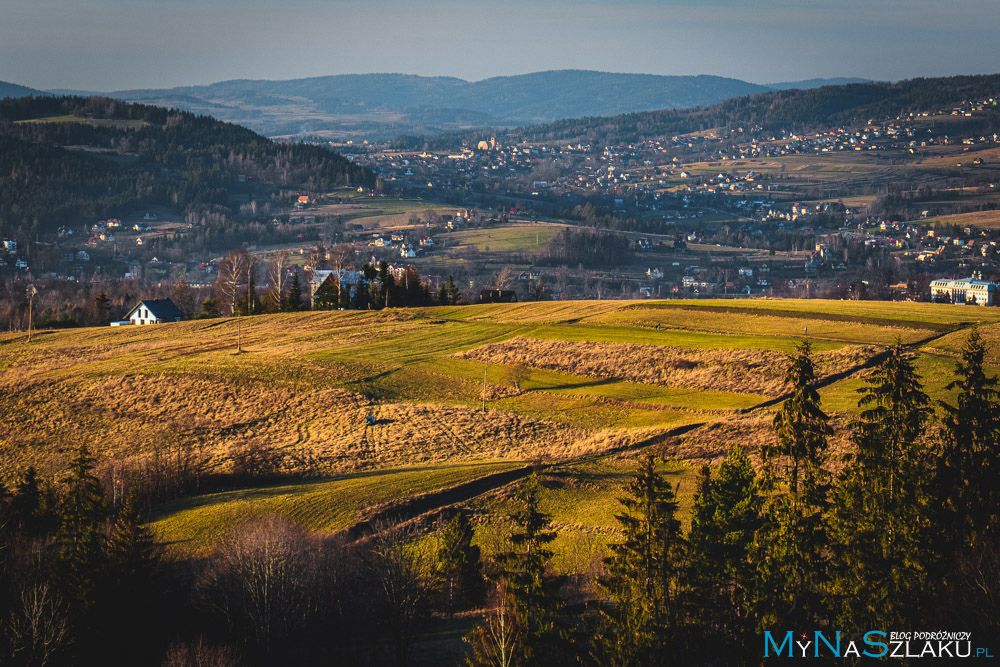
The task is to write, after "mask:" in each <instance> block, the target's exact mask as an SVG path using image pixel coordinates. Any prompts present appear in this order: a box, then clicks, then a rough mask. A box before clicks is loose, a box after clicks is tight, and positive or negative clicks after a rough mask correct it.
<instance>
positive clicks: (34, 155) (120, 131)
mask: <svg viewBox="0 0 1000 667" xmlns="http://www.w3.org/2000/svg"><path fill="white" fill-rule="evenodd" d="M46 118H48V119H51V122H44V121H45V119H46ZM373 184H374V175H373V174H372V173H371V172H370V171H368V170H366V169H364V168H362V167H358V166H356V165H354V164H352V163H351V162H350V161H348V160H347V159H345V158H343V157H342V156H340V155H337V154H335V153H332V152H330V151H329V150H327V149H325V148H323V147H320V146H309V145H304V144H280V143H275V142H273V141H270V140H269V139H266V138H264V137H261V136H260V135H258V134H255V133H254V132H252V131H250V130H248V129H246V128H244V127H240V126H237V125H231V124H228V123H221V122H219V121H216V120H213V119H212V118H209V117H207V116H196V115H194V114H191V113H188V112H183V111H177V110H169V109H163V108H159V107H154V106H148V105H142V104H127V103H124V102H121V101H118V100H113V99H109V98H101V97H90V98H81V97H24V98H18V99H6V100H3V101H0V234H5V235H17V236H20V237H22V238H23V237H25V236H27V235H28V234H30V235H32V236H33V235H35V234H39V233H46V232H52V231H54V230H55V228H56V227H58V226H60V225H73V224H76V223H81V222H95V221H96V219H97V218H99V217H113V216H118V217H120V216H122V215H123V214H124V212H125V211H128V210H131V209H135V208H142V207H145V206H150V205H154V204H159V205H165V206H170V207H174V208H177V209H180V210H181V212H183V213H185V214H190V213H197V214H200V213H203V212H205V211H213V212H215V213H216V214H217V215H225V214H226V213H227V212H228V211H229V206H230V205H231V199H230V197H231V195H234V194H237V195H238V194H249V193H251V192H254V193H262V192H267V191H268V190H270V189H275V188H283V187H284V188H301V189H303V190H307V191H310V192H328V191H330V190H332V189H333V188H335V187H337V186H344V185H347V186H354V185H367V186H371V185H373Z"/></svg>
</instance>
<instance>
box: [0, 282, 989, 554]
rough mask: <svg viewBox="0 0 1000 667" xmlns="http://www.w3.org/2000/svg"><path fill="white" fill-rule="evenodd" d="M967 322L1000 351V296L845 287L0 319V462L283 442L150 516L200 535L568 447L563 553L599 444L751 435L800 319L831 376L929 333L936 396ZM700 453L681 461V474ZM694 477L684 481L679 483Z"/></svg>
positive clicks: (592, 505)
mask: <svg viewBox="0 0 1000 667" xmlns="http://www.w3.org/2000/svg"><path fill="white" fill-rule="evenodd" d="M972 322H978V323H981V328H982V331H983V335H984V338H986V340H987V342H989V343H993V344H994V346H995V348H994V349H993V350H992V351H991V357H990V361H991V363H994V364H1000V345H998V344H1000V340H998V339H1000V310H997V309H985V308H969V307H964V306H945V305H937V304H895V303H873V302H841V301H793V300H754V301H740V300H732V301H723V300H715V301H710V300H705V301H663V302H652V301H641V302H623V301H592V302H546V303H521V304H504V305H483V306H469V307H439V308H427V309H403V310H389V311H382V312H350V311H348V312H313V313H290V314H281V315H267V316H259V317H251V318H244V320H243V323H242V329H243V348H244V350H245V352H244V353H243V354H234V350H235V342H236V333H237V323H236V321H235V320H231V319H216V320H202V321H194V322H182V323H178V324H171V325H162V326H156V327H119V328H114V329H112V328H110V327H107V328H92V329H76V330H60V331H41V332H38V333H37V335H36V337H35V339H34V340H33V341H32V343H31V344H30V345H29V344H28V343H27V340H26V336H25V335H23V334H17V333H10V334H0V477H2V478H3V479H4V480H5V481H7V482H10V481H12V480H14V479H17V478H18V477H19V476H20V474H21V471H23V469H24V467H25V466H26V465H28V464H34V465H36V466H37V467H38V468H39V469H40V471H41V472H42V474H43V475H44V476H46V477H54V476H57V475H58V474H59V473H60V471H61V470H63V469H64V468H65V465H66V463H67V461H68V459H69V458H70V456H71V454H72V452H73V451H75V449H76V447H77V446H78V445H79V444H81V443H87V444H89V445H90V447H91V450H92V451H93V452H94V453H95V454H96V455H97V456H98V458H99V459H100V460H101V461H107V460H108V459H115V460H118V461H122V462H125V463H128V462H142V461H148V460H150V458H152V457H156V456H162V455H163V453H164V451H165V448H167V449H169V450H170V451H173V452H176V451H178V450H180V451H186V452H188V453H190V454H191V455H193V456H194V457H195V458H196V459H198V460H199V461H201V462H202V463H203V465H204V467H205V469H206V470H207V471H208V472H214V473H225V472H227V471H230V470H232V469H233V455H234V453H235V452H237V451H239V450H240V448H242V447H245V446H247V445H255V446H257V445H260V446H264V447H267V448H270V449H271V450H273V451H274V452H275V453H276V455H277V457H278V460H279V466H278V469H279V471H281V472H284V473H286V474H289V475H296V474H308V475H309V477H308V478H307V479H309V480H311V481H306V482H301V483H296V484H291V483H288V484H281V485H278V486H272V487H269V488H267V489H251V490H243V491H230V492H226V493H223V494H215V495H212V496H203V497H200V498H192V499H187V500H184V501H178V502H177V503H175V504H173V505H170V506H169V507H166V508H163V510H162V512H161V514H160V515H159V516H158V518H157V520H156V522H155V525H156V527H157V530H158V534H160V535H161V536H162V537H163V539H165V540H168V541H186V542H185V544H188V543H189V544H190V545H192V547H191V548H194V549H202V548H204V546H205V545H207V544H209V543H210V542H211V541H212V540H213V539H215V538H216V537H217V536H218V535H220V534H221V533H222V532H223V531H224V529H225V527H226V526H227V525H229V524H231V523H232V522H234V521H237V520H239V519H240V518H241V517H248V516H259V515H261V514H264V513H268V512H280V513H284V514H287V515H289V516H291V517H292V518H293V519H295V520H296V521H299V522H301V523H303V524H304V525H307V526H309V527H312V528H316V529H323V530H327V529H335V528H337V527H342V526H344V525H347V524H349V523H351V522H353V521H354V520H355V518H356V517H357V515H358V512H359V511H361V509H363V508H364V507H369V506H372V505H378V504H382V503H385V502H389V501H391V500H394V499H399V498H402V497H405V496H408V495H412V494H414V493H422V492H425V491H427V490H431V489H434V488H442V487H446V486H449V485H452V484H454V483H457V482H459V481H463V480H466V479H472V478H474V477H478V476H481V475H483V474H487V472H488V471H490V470H498V469H500V467H502V466H514V465H523V463H524V462H526V461H535V460H543V461H546V462H552V463H556V464H558V463H559V462H564V464H563V465H566V463H565V462H572V461H576V462H577V463H573V464H572V466H584V467H583V468H580V469H579V470H577V469H576V468H573V467H572V466H570V468H568V470H569V471H570V472H565V470H564V471H563V472H559V470H557V471H556V473H554V477H553V479H552V480H550V481H551V484H550V486H548V487H547V488H546V491H545V493H546V501H545V502H546V503H549V504H550V506H551V511H552V512H553V513H554V515H555V516H556V521H557V523H559V524H560V526H561V528H560V530H561V531H562V532H563V534H564V535H563V537H560V544H561V545H563V544H564V545H565V546H560V547H559V549H560V553H561V554H563V555H562V556H560V557H561V558H565V559H568V560H567V561H566V563H570V562H573V563H577V565H572V566H570V565H564V566H565V567H566V568H571V567H577V566H578V565H579V563H583V562H584V561H587V562H589V561H588V560H587V559H588V558H591V556H594V557H596V556H595V554H598V553H600V552H601V549H603V546H601V545H603V543H604V542H602V541H601V540H602V539H604V538H605V537H606V536H607V533H606V532H602V531H606V529H608V526H609V525H610V524H609V523H608V521H609V520H610V519H609V517H610V516H611V513H612V512H613V511H614V508H615V503H613V502H612V499H613V497H614V495H615V494H617V493H619V492H620V488H621V484H622V483H623V481H622V480H623V479H625V478H626V477H627V476H628V474H630V470H631V468H629V466H631V465H632V464H633V460H634V455H632V454H620V455H617V454H616V455H613V456H612V457H611V458H608V453H609V452H610V451H616V452H617V451H621V450H622V448H626V447H629V446H632V445H641V444H643V443H647V442H650V441H654V440H655V441H661V442H662V447H663V452H664V454H665V455H666V456H668V457H672V458H677V459H681V460H684V461H689V462H695V461H701V460H707V459H714V458H717V457H718V456H721V455H723V454H724V453H725V451H726V449H727V448H728V447H729V446H730V445H731V444H733V443H736V442H740V443H743V444H745V445H747V446H748V447H749V448H750V449H751V451H753V450H755V448H756V447H757V446H759V445H760V444H761V443H762V442H763V441H764V440H765V439H767V438H769V437H771V434H770V430H769V423H770V419H771V414H770V411H761V412H754V413H750V414H743V411H745V410H747V409H748V408H751V407H753V406H754V405H756V404H758V403H760V402H762V401H764V400H766V399H767V398H769V397H773V396H777V395H779V394H780V393H781V392H782V391H783V387H782V383H781V380H782V375H783V372H784V368H785V367H786V364H787V362H788V358H789V354H790V353H791V352H792V351H793V350H794V347H795V345H796V344H797V343H798V342H799V341H800V340H801V339H802V338H803V331H804V330H805V329H808V335H809V337H810V338H811V339H812V340H813V342H814V344H815V350H816V355H817V361H818V362H819V368H820V372H821V373H824V374H825V373H834V372H838V371H840V370H844V369H846V368H850V367H852V366H853V365H854V364H857V363H858V362H860V361H862V360H864V359H866V358H867V357H868V355H870V354H873V353H875V352H876V351H877V350H878V349H879V347H878V346H879V345H885V344H888V343H891V342H892V341H893V340H894V339H895V338H896V337H897V336H898V337H899V338H901V339H902V340H903V341H905V342H912V343H919V342H921V341H927V342H926V343H923V345H924V346H923V347H922V348H921V353H920V355H919V357H918V362H917V363H918V368H919V370H920V372H921V373H922V374H923V375H924V380H925V384H926V386H927V390H928V392H929V393H930V394H931V395H932V397H933V398H942V397H945V396H946V394H947V392H946V391H945V389H944V387H945V385H946V384H947V383H948V382H949V381H950V379H951V375H952V370H953V366H954V360H955V357H956V355H957V350H958V349H959V348H960V347H961V344H962V342H963V341H964V338H965V335H966V334H965V331H964V330H963V329H962V327H965V326H967V325H968V324H969V323H972ZM657 324H659V325H660V329H656V325H657ZM486 361H489V365H488V366H487V364H486ZM484 370H485V371H486V375H487V391H486V396H485V398H486V400H487V406H486V408H487V409H486V410H485V411H483V409H482V401H483V373H484ZM860 385H861V381H860V379H859V378H857V377H849V378H847V379H844V380H841V381H839V382H837V383H835V384H833V385H831V386H829V387H826V388H824V389H823V390H822V395H823V399H824V405H825V408H826V409H827V410H828V411H830V412H832V413H834V414H835V415H836V416H837V418H838V420H839V422H838V423H841V424H847V423H849V420H850V418H851V417H852V416H853V415H854V414H856V410H857V408H856V404H857V393H856V390H857V388H858V387H860ZM368 417H372V418H373V421H374V423H369V421H368V420H367V418H368ZM703 423H704V424H705V425H704V426H699V427H697V428H695V429H694V430H692V431H690V432H688V433H686V434H684V435H681V436H678V437H674V438H670V439H667V440H664V438H663V436H664V434H666V433H667V432H668V431H669V430H670V429H673V428H675V427H679V426H687V425H697V424H703ZM838 437H839V436H838ZM843 440H844V439H843V438H841V441H843ZM841 441H838V443H839V444H838V447H840V446H846V445H844V444H843V442H841ZM845 442H846V441H845ZM581 456H585V457H586V461H588V463H586V464H583V463H579V461H580V460H581V459H580V458H579V457H581ZM601 456H604V458H603V459H601V458H600V457H601ZM586 466H592V468H587V467H586ZM595 470H596V472H595ZM684 470H688V472H683V471H684ZM693 470H694V467H692V465H688V466H687V467H686V468H685V467H684V466H681V467H680V468H678V472H677V474H678V475H679V476H680V477H678V479H680V478H681V477H683V476H684V475H688V474H693V472H691V471H693ZM574 471H575V472H574ZM602 471H603V472H602ZM685 479H687V478H685ZM315 480H321V481H315ZM692 491H693V484H692V483H688V481H685V482H684V484H682V496H683V495H684V494H689V493H691V492H692ZM685 502H686V501H685ZM483 525H484V526H485V525H486V524H483ZM484 530H486V528H484ZM487 537H488V535H487V534H486V533H484V537H483V539H484V540H485V539H487ZM588 554H589V555H588ZM561 567H563V566H561Z"/></svg>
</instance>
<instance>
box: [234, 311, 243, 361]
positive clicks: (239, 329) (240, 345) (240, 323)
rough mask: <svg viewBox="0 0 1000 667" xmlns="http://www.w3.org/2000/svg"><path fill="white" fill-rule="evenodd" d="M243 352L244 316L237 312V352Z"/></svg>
mask: <svg viewBox="0 0 1000 667" xmlns="http://www.w3.org/2000/svg"><path fill="white" fill-rule="evenodd" d="M242 352H243V317H242V316H241V315H240V313H239V312H238V311H237V313H236V354H242Z"/></svg>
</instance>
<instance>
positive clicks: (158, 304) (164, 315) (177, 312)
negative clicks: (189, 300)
mask: <svg viewBox="0 0 1000 667" xmlns="http://www.w3.org/2000/svg"><path fill="white" fill-rule="evenodd" d="M139 306H143V307H145V308H146V310H148V311H149V312H150V313H151V314H152V315H153V317H155V318H156V319H158V320H166V321H170V320H176V319H178V318H179V319H184V313H183V312H181V309H180V308H178V307H177V305H176V304H175V303H174V302H173V301H171V300H170V299H144V300H143V301H140V302H139V303H137V304H136V305H135V308H133V309H132V310H130V311H128V315H126V316H125V317H126V318H128V316H129V315H131V314H132V313H134V312H135V309H136V308H138V307H139Z"/></svg>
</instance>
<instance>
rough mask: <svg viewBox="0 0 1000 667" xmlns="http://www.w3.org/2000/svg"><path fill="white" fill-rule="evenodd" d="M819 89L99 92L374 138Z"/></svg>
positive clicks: (409, 85) (491, 85)
mask: <svg viewBox="0 0 1000 667" xmlns="http://www.w3.org/2000/svg"><path fill="white" fill-rule="evenodd" d="M837 82H840V80H837ZM827 83H828V80H824V79H813V80H811V81H804V82H797V83H794V82H791V83H787V84H775V86H773V87H772V86H762V85H759V84H754V83H748V82H746V81H740V80H738V79H730V78H725V77H718V76H706V75H700V76H659V75H652V74H618V73H609V72H596V71H589V70H557V71H547V72H535V73H531V74H522V75H517V76H502V77H493V78H489V79H484V80H482V81H475V82H469V81H465V80H462V79H458V78H454V77H422V76H415V75H407V74H344V75H337V76H322V77H311V78H304V79H293V80H287V81H265V80H249V79H241V80H232V81H222V82H218V83H213V84H210V85H205V86H187V87H179V88H170V89H140V90H121V91H114V92H110V93H102V94H107V95H109V96H112V97H116V98H120V99H125V100H130V101H136V102H144V103H148V104H156V105H160V106H169V107H176V108H179V109H186V110H189V111H195V112H198V113H207V114H210V115H212V116H214V117H216V118H219V119H220V120H226V121H231V122H235V123H240V124H243V125H246V126H247V127H250V128H252V129H254V130H256V131H258V132H261V133H263V134H267V135H271V136H273V135H288V134H293V135H294V134H302V133H321V134H324V133H325V134H327V135H329V136H341V135H343V136H350V135H353V136H366V137H369V138H370V137H376V138H378V137H392V136H395V135H398V134H434V133H437V132H441V131H445V130H451V129H457V128H462V127H483V126H492V125H498V126H520V125H530V124H534V123H545V122H551V121H555V120H559V119H563V118H578V117H583V116H606V115H612V114H621V113H627V112H635V111H645V110H650V109H679V108H688V107H697V106H704V105H709V104H714V103H717V102H720V101H722V100H725V99H728V98H731V97H742V96H745V95H750V94H753V93H760V92H765V91H768V90H773V89H774V88H776V87H777V86H778V85H781V86H787V87H806V86H810V87H812V86H821V85H826V84H827ZM60 92H64V91H60Z"/></svg>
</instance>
